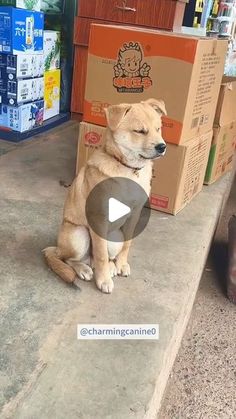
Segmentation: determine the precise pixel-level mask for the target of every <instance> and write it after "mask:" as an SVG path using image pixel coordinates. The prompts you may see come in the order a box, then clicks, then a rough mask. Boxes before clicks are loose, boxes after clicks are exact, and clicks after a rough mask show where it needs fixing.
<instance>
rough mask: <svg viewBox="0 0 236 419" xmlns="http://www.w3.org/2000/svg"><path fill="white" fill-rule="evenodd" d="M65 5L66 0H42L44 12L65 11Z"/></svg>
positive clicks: (55, 12)
mask: <svg viewBox="0 0 236 419" xmlns="http://www.w3.org/2000/svg"><path fill="white" fill-rule="evenodd" d="M64 7H65V1H64V0H41V11H42V12H44V13H52V14H57V13H63V11H64Z"/></svg>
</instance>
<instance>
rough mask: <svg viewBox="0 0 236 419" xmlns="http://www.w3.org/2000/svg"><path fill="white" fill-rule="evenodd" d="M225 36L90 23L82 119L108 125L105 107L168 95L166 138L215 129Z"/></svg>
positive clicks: (182, 140)
mask: <svg viewBox="0 0 236 419" xmlns="http://www.w3.org/2000/svg"><path fill="white" fill-rule="evenodd" d="M226 50H227V41H225V40H218V39H213V38H198V37H192V36H187V35H183V34H174V33H170V32H161V31H156V30H150V29H145V28H137V27H136V28H133V27H125V26H112V25H107V26H106V25H97V24H93V25H91V32H90V42H89V56H88V67H87V81H86V92H85V104H84V120H85V121H87V122H90V123H94V124H97V125H103V126H105V125H106V120H105V115H104V111H103V109H104V107H106V106H107V105H109V104H117V103H122V102H126V103H134V102H139V101H141V100H145V99H148V98H150V97H154V98H161V99H163V100H164V101H165V104H166V108H167V114H168V117H166V118H164V119H163V136H164V138H165V140H166V141H167V142H171V143H174V144H183V143H185V142H186V141H188V140H189V139H192V138H194V137H196V136H199V135H201V134H202V133H205V132H208V131H209V130H210V129H212V126H213V121H214V116H215V110H216V105H217V99H218V95H219V90H220V84H221V80H222V75H223V70H224V63H225V55H226Z"/></svg>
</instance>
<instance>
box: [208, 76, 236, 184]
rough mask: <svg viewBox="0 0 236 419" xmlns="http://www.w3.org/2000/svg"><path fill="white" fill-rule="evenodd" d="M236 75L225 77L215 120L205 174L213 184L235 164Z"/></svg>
mask: <svg viewBox="0 0 236 419" xmlns="http://www.w3.org/2000/svg"><path fill="white" fill-rule="evenodd" d="M235 104H236V77H224V78H223V81H222V85H221V89H220V94H219V99H218V104H217V108H216V115H215V120H214V129H213V140H212V145H211V150H210V155H209V160H208V165H207V171H206V176H205V181H204V183H205V184H211V183H213V182H215V181H216V180H217V179H219V178H220V177H221V176H222V175H223V174H224V173H226V172H228V171H230V170H231V169H232V166H233V157H234V151H235V145H236V106H235Z"/></svg>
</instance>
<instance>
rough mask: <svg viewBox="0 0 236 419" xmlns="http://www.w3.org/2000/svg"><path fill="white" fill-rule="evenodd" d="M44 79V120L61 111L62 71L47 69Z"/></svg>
mask: <svg viewBox="0 0 236 419" xmlns="http://www.w3.org/2000/svg"><path fill="white" fill-rule="evenodd" d="M44 79H45V83H44V102H45V104H44V106H45V108H44V120H45V121H46V120H47V119H49V118H52V117H53V116H56V115H58V114H59V113H60V87H61V71H60V70H54V71H46V72H45V73H44Z"/></svg>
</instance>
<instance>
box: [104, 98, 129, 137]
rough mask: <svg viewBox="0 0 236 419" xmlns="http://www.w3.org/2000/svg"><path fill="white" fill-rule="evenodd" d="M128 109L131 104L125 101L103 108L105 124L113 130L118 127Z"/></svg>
mask: <svg viewBox="0 0 236 419" xmlns="http://www.w3.org/2000/svg"><path fill="white" fill-rule="evenodd" d="M130 109H131V105H129V104H126V103H122V104H121V105H112V106H109V107H108V108H106V109H104V111H105V114H106V118H107V124H108V126H109V128H110V129H111V130H112V131H115V130H116V129H117V128H118V127H119V125H120V123H121V121H122V119H123V118H124V117H125V115H126V114H127V113H128V112H129V110H130Z"/></svg>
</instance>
